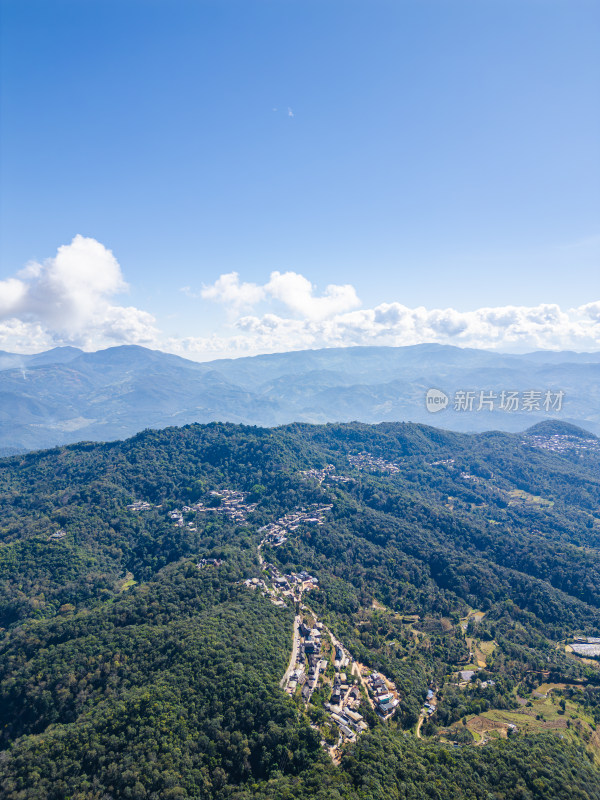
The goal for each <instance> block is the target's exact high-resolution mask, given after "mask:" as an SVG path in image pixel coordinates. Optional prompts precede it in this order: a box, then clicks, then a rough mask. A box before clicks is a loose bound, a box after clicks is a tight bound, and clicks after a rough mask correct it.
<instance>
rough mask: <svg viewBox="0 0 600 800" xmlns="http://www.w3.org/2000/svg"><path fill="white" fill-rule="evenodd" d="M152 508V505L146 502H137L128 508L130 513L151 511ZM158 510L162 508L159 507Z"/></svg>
mask: <svg viewBox="0 0 600 800" xmlns="http://www.w3.org/2000/svg"><path fill="white" fill-rule="evenodd" d="M151 508H152V505H151V504H150V503H147V502H146V501H145V500H135V501H134V502H133V503H130V504H129V505H128V506H127V510H128V511H150V509H151ZM157 508H160V506H157Z"/></svg>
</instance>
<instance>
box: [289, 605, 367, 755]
mask: <svg viewBox="0 0 600 800" xmlns="http://www.w3.org/2000/svg"><path fill="white" fill-rule="evenodd" d="M295 635H297V637H298V644H297V651H296V653H297V655H296V664H295V668H294V670H293V671H292V673H291V675H290V677H289V679H288V683H287V686H286V691H287V692H288V694H294V692H295V691H296V689H297V688H298V687H302V689H301V696H302V699H303V700H304V702H305V703H306V704H308V703H309V702H310V699H311V697H312V695H313V692H314V691H315V689H316V688H317V685H318V683H319V676H321V675H322V674H323V673H324V672H325V670H326V669H327V664H328V660H327V659H326V658H324V657H323V653H322V639H323V636H324V635H325V636H326V635H327V631H326V629H325V628H324V626H323V623H322V622H319V621H318V620H316V621H315V623H314V626H313V627H309V626H308V625H307V624H306V623H305V622H304V621H301V622H300V624H299V626H298V629H297V631H296V632H295ZM332 648H333V652H332V655H333V658H334V668H335V675H334V678H333V685H332V687H331V696H330V699H329V700H328V701H327V702H326V703H325V704H324V707H325V709H326V711H327V712H328V713H329V716H330V718H331V720H332V721H333V722H334V723H335V724H336V725H337V727H338V729H339V732H340V737H341V739H340V741H343V740H345V739H348V740H350V741H352V740H354V739H355V738H356V735H357V734H359V733H362V731H365V730H367V728H368V725H367V723H366V722H365V721H364V719H363V717H362V714H360V713H359V712H358V707H359V705H360V690H359V688H358V686H357V685H355V684H350V683H349V682H348V679H347V676H346V673H345V672H342V671H341V670H342V669H343V668H344V667H345V666H346V665H347V664H349V663H350V658H349V656H348V655H347V654H346V653H345V652H344V650H343V648H342V647H341V645H340V644H333V643H332Z"/></svg>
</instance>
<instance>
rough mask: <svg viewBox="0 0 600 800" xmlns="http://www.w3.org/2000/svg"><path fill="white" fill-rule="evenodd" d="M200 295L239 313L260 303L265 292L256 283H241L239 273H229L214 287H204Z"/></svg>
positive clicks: (217, 281)
mask: <svg viewBox="0 0 600 800" xmlns="http://www.w3.org/2000/svg"><path fill="white" fill-rule="evenodd" d="M186 288H189V287H186ZM200 295H201V297H203V298H204V299H205V300H214V301H215V302H217V303H223V304H224V305H226V306H229V308H230V309H232V310H233V311H239V310H241V309H243V308H248V307H252V306H255V305H256V304H257V303H259V302H260V301H261V300H262V299H263V298H264V296H265V290H264V288H263V287H262V286H258V285H257V284H256V283H240V276H239V275H238V273H237V272H227V273H225V274H224V275H221V277H220V278H218V280H216V281H215V282H214V283H213V284H212V286H204V287H203V288H202V291H201V292H200Z"/></svg>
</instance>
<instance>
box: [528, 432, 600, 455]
mask: <svg viewBox="0 0 600 800" xmlns="http://www.w3.org/2000/svg"><path fill="white" fill-rule="evenodd" d="M523 444H525V445H529V446H530V447H541V448H542V449H543V450H552V451H553V452H555V453H564V452H566V451H568V450H575V451H583V450H595V451H598V450H600V440H598V439H582V438H580V437H579V436H569V435H568V434H564V433H555V434H553V435H552V436H536V435H528V436H526V437H525V438H524V439H523Z"/></svg>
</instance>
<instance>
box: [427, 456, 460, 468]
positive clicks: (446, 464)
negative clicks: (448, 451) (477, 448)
mask: <svg viewBox="0 0 600 800" xmlns="http://www.w3.org/2000/svg"><path fill="white" fill-rule="evenodd" d="M452 464H454V459H453V458H444V459H442V460H441V461H430V462H429V466H430V467H451V466H452Z"/></svg>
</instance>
